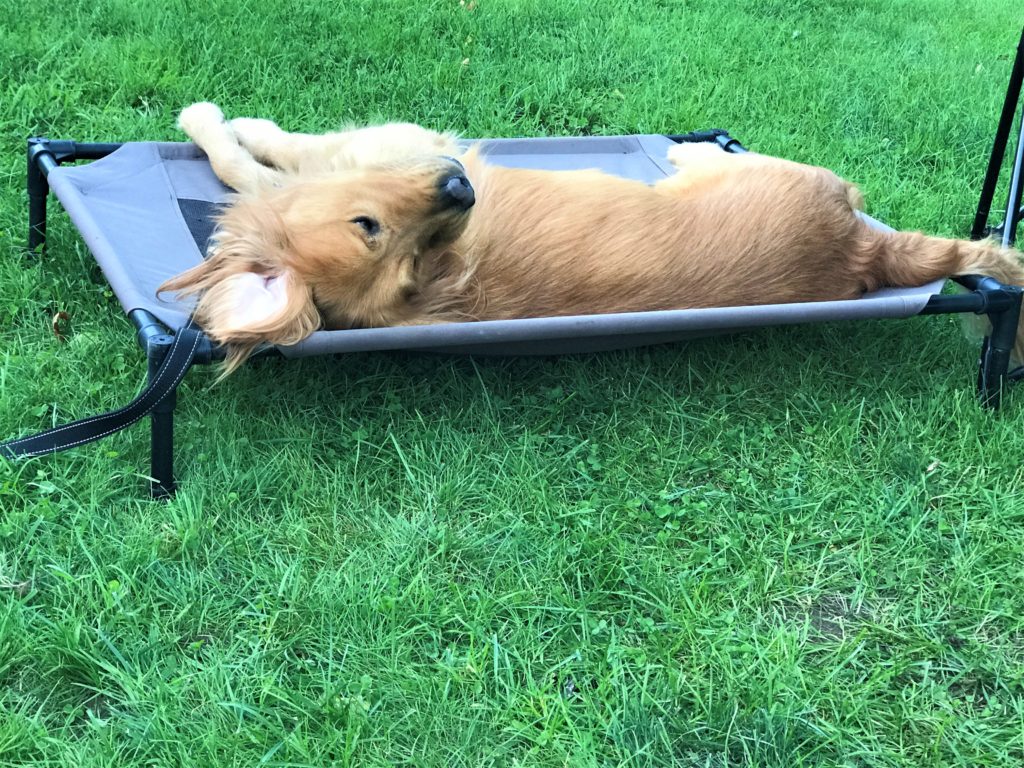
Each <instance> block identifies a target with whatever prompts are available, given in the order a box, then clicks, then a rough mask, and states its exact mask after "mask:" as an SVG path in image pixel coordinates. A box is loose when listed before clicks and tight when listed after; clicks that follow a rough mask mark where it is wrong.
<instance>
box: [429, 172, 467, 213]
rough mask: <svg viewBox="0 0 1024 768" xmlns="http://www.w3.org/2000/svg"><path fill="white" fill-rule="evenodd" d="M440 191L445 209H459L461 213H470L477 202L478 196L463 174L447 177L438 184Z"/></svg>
mask: <svg viewBox="0 0 1024 768" xmlns="http://www.w3.org/2000/svg"><path fill="white" fill-rule="evenodd" d="M438 186H439V187H440V188H441V189H440V197H441V205H442V206H443V207H445V208H458V209H459V210H461V211H468V210H469V209H470V208H472V207H473V203H475V202H476V195H475V194H474V193H473V187H472V186H470V183H469V179H467V178H466V177H465V176H463V175H462V174H461V173H456V174H453V175H451V176H445V177H444V178H443V179H441V181H440V182H439V183H438Z"/></svg>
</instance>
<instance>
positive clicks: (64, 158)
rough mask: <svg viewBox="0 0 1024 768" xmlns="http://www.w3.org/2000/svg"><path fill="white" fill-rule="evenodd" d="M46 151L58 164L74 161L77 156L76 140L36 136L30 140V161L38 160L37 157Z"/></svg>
mask: <svg viewBox="0 0 1024 768" xmlns="http://www.w3.org/2000/svg"><path fill="white" fill-rule="evenodd" d="M44 152H45V153H46V154H48V155H50V157H52V158H53V159H54V161H55V162H56V163H57V165H60V164H61V163H67V162H72V161H74V160H75V159H76V157H77V149H76V147H75V142H73V141H69V140H68V139H46V138H43V137H41V136H34V137H32V138H31V139H29V140H28V159H29V162H33V163H34V162H36V158H38V157H39V155H41V154H42V153H44Z"/></svg>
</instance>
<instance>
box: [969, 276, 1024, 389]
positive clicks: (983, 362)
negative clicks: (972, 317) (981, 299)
mask: <svg viewBox="0 0 1024 768" xmlns="http://www.w3.org/2000/svg"><path fill="white" fill-rule="evenodd" d="M1022 295H1024V294H1022V292H1021V291H1019V290H1016V291H1013V301H1012V303H1011V305H1010V306H1009V307H1008V308H1007V309H1004V310H1003V311H1001V312H990V313H989V315H988V317H989V320H990V321H991V322H992V332H991V333H990V334H989V335H988V336H987V337H986V338H985V341H984V342H983V343H982V346H981V359H980V360H979V361H978V397H979V398H980V399H981V403H982V405H984V406H986V407H988V408H999V406H1000V405H1001V403H1002V395H1003V388H1004V387H1005V386H1006V385H1007V384H1008V383H1009V377H1008V375H1007V371H1008V369H1009V366H1010V353H1011V352H1012V351H1013V345H1014V342H1015V340H1016V338H1017V324H1018V322H1019V320H1020V311H1021V296H1022Z"/></svg>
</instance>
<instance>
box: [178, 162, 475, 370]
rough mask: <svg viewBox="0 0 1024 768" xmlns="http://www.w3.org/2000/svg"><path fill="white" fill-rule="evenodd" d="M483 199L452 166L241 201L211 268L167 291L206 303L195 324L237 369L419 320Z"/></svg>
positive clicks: (327, 182) (328, 180)
mask: <svg viewBox="0 0 1024 768" xmlns="http://www.w3.org/2000/svg"><path fill="white" fill-rule="evenodd" d="M474 201H475V193H474V190H473V187H472V186H471V184H470V182H469V180H468V179H467V177H466V174H465V169H464V168H463V166H462V165H461V164H460V163H459V162H458V161H457V160H454V159H453V158H448V157H431V158H425V159H415V160H403V161H401V162H395V163H390V164H387V165H381V166H377V167H374V168H366V169H359V170H355V171H349V172H343V173H338V174H332V175H330V176H325V177H322V178H317V179H313V180H309V181H298V182H295V183H293V184H290V185H288V186H286V187H282V188H280V189H277V190H273V191H271V192H268V193H263V194H260V195H242V196H239V197H237V198H235V199H234V200H233V201H232V202H231V204H230V205H229V206H228V208H227V210H226V211H225V212H224V214H223V215H222V216H221V218H220V220H219V222H218V229H217V233H216V235H215V237H214V244H213V246H212V247H211V249H210V255H209V258H207V260H206V261H205V262H204V263H203V264H200V265H199V266H197V267H194V268H193V269H191V270H189V271H188V272H185V273H183V274H181V275H179V276H177V277H175V278H173V279H171V280H169V281H168V282H166V283H165V284H164V285H162V286H161V287H160V291H161V292H163V291H172V292H175V293H178V294H181V295H197V296H198V303H197V306H196V309H195V319H196V322H197V323H199V325H200V326H202V327H203V329H204V330H206V332H207V333H208V334H209V335H210V336H211V337H212V338H213V339H214V340H215V341H217V342H218V343H220V344H224V345H226V346H227V347H228V350H229V357H228V366H229V369H230V368H234V367H236V366H237V365H238V364H239V363H241V362H242V360H244V359H245V357H246V356H248V354H249V353H251V351H252V350H253V348H254V347H256V346H257V345H259V344H260V343H263V342H270V343H273V344H294V343H296V342H298V341H300V340H301V339H303V338H305V337H306V336H308V335H309V334H310V333H312V332H313V331H315V330H316V329H317V328H319V327H321V326H322V325H323V326H326V327H328V328H351V327H376V326H388V325H396V324H401V323H404V322H409V321H414V320H415V318H416V316H417V314H419V310H418V308H419V307H422V298H421V296H420V294H421V292H422V291H423V290H424V289H425V288H426V287H427V286H428V285H429V283H430V281H431V280H433V279H435V278H436V277H437V276H438V274H439V273H440V272H443V271H444V270H445V269H448V268H449V265H447V263H446V260H447V259H449V258H450V256H451V254H450V251H451V246H452V244H453V243H454V242H455V240H456V239H458V237H459V235H460V234H461V233H462V231H463V230H464V228H465V226H466V223H467V221H468V217H469V212H470V209H471V208H472V206H473V203H474Z"/></svg>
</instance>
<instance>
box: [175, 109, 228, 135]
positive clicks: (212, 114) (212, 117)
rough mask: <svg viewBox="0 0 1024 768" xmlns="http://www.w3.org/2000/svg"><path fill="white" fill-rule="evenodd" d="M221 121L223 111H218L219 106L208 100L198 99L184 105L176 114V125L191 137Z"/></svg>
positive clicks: (222, 120) (222, 119) (221, 122)
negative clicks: (195, 101)
mask: <svg viewBox="0 0 1024 768" xmlns="http://www.w3.org/2000/svg"><path fill="white" fill-rule="evenodd" d="M223 123H224V113H223V112H221V111H220V107H218V106H217V105H216V104H212V103H210V102H209V101H200V102H199V103H198V104H192V105H191V106H188V107H185V108H184V109H183V110H181V114H179V115H178V127H179V128H181V130H183V131H184V132H185V133H186V134H187V135H188V136H189V137H190V138H192V139H195V137H196V136H197V135H198V134H201V133H202V132H203V131H205V130H208V129H209V128H211V127H215V126H220V125H223Z"/></svg>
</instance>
